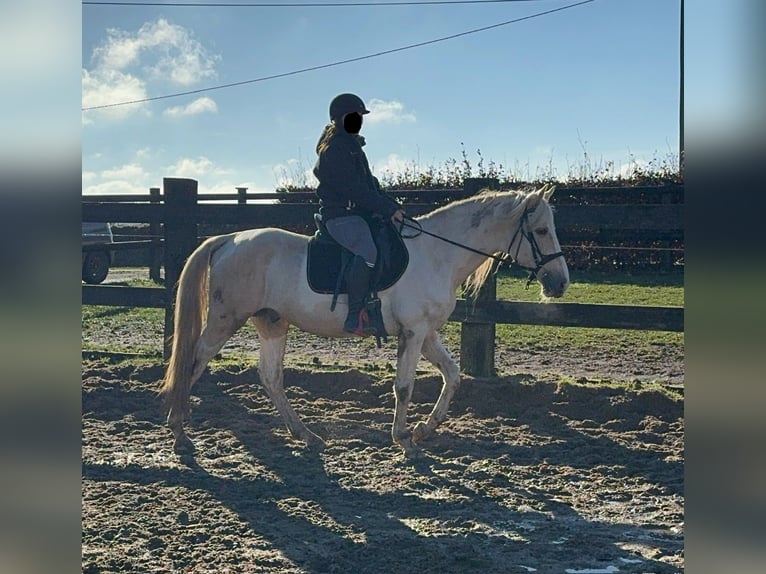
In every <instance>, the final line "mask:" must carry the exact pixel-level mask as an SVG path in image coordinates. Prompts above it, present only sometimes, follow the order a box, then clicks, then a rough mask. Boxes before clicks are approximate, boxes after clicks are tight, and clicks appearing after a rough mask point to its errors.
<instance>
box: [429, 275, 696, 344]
mask: <svg viewBox="0 0 766 574" xmlns="http://www.w3.org/2000/svg"><path fill="white" fill-rule="evenodd" d="M570 279H571V286H570V287H569V289H568V290H567V293H566V294H565V295H564V297H563V299H562V302H564V303H596V304H609V305H649V306H659V307H674V306H679V307H682V306H683V305H684V286H683V275H680V274H670V275H627V274H624V275H615V274H612V273H599V272H573V273H572V274H571V276H570ZM497 298H498V299H502V300H507V301H539V300H540V290H539V287H537V286H536V285H531V286H530V287H529V288H528V289H527V288H526V278H525V277H522V276H521V275H519V274H518V273H515V272H511V273H508V272H506V273H504V274H501V275H499V276H498V281H497ZM442 336H443V337H444V339H445V342H446V343H447V344H448V345H451V346H455V345H457V346H459V344H460V325H459V324H458V323H449V324H447V325H445V326H444V327H443V330H442ZM495 339H496V341H497V343H498V344H505V345H511V346H513V347H514V349H517V350H522V351H541V352H542V351H545V352H551V351H555V349H556V348H563V347H566V348H568V349H572V348H575V349H577V348H579V349H583V351H586V350H590V349H597V348H609V349H612V350H625V351H626V352H630V353H632V354H633V355H637V356H642V355H652V354H654V353H656V352H657V350H658V348H659V347H661V346H663V345H670V346H680V347H683V344H684V334H683V333H674V332H666V331H636V330H626V329H619V330H618V329H595V328H580V327H541V326H537V325H502V324H501V325H497V326H496V330H495Z"/></svg>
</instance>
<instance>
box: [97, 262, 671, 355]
mask: <svg viewBox="0 0 766 574" xmlns="http://www.w3.org/2000/svg"><path fill="white" fill-rule="evenodd" d="M571 282H572V283H571V287H570V288H569V290H568V291H567V293H566V295H565V296H564V298H563V299H562V301H563V302H577V303H600V304H627V305H653V306H683V305H684V286H683V276H682V275H680V274H671V275H626V274H621V275H615V274H607V273H595V272H573V273H572V275H571ZM128 285H131V286H143V287H145V286H155V285H154V284H150V283H147V281H145V280H136V281H130V282H128ZM525 285H526V279H525V278H524V277H522V276H521V275H519V274H518V273H515V272H507V271H505V272H503V273H501V274H499V275H498V281H497V296H498V298H499V299H503V300H509V301H538V300H539V297H540V295H539V287H537V286H535V285H532V286H530V287H529V289H527V288H526V287H525ZM163 328H164V311H163V310H162V309H144V308H129V307H101V306H90V305H83V307H82V345H83V349H87V350H94V351H110V352H123V353H142V354H157V353H160V352H161V348H159V347H158V343H157V341H162V337H163ZM243 329H245V330H251V331H253V327H252V326H251V325H250V324H249V323H248V324H247V325H245V327H243ZM137 332H139V333H140V335H141V336H140V337H136V333H137ZM442 335H443V337H444V339H445V342H446V343H447V345H448V346H449V347H450V348H458V347H459V345H460V324H459V323H448V324H447V325H445V326H444V327H443V329H442ZM146 339H148V342H142V341H144V340H146ZM496 339H497V342H498V344H499V345H505V346H513V347H514V348H515V349H518V350H525V351H536V350H539V351H543V350H544V351H546V352H550V351H551V350H555V349H556V348H562V347H566V348H568V349H572V348H575V349H576V348H581V349H583V350H584V351H585V350H588V349H598V348H605V347H606V348H609V349H612V350H614V349H617V350H621V349H624V350H625V351H626V352H630V353H632V354H633V355H638V356H642V355H644V354H647V355H651V354H654V353H656V352H657V351H658V349H659V348H660V347H662V346H665V345H669V346H673V347H683V344H684V334H683V333H673V332H664V331H634V330H616V329H586V328H578V327H540V326H535V325H497V328H496ZM103 341H108V342H107V343H104V342H103ZM153 341H154V343H152V342H153Z"/></svg>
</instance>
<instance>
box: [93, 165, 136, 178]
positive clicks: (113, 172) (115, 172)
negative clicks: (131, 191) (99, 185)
mask: <svg viewBox="0 0 766 574" xmlns="http://www.w3.org/2000/svg"><path fill="white" fill-rule="evenodd" d="M144 177H146V172H145V171H144V168H143V167H142V166H140V165H139V164H137V163H129V164H126V165H123V166H120V167H117V168H114V169H105V170H104V171H102V172H101V178H102V179H111V180H115V179H130V180H138V179H143V178H144Z"/></svg>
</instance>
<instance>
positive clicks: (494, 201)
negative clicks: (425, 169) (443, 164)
mask: <svg viewBox="0 0 766 574" xmlns="http://www.w3.org/2000/svg"><path fill="white" fill-rule="evenodd" d="M526 195H527V192H524V191H491V190H488V189H484V190H482V191H480V192H479V193H477V194H476V195H474V196H471V197H469V198H466V199H461V200H459V201H456V202H453V203H451V204H449V205H446V206H444V207H440V208H439V209H436V210H434V211H432V212H431V213H430V214H428V215H427V216H426V217H425V218H423V219H427V218H430V217H431V216H434V215H437V214H439V213H440V212H442V211H444V210H448V209H450V207H456V206H460V205H467V204H479V205H481V206H482V207H484V208H485V210H481V209H480V210H477V211H475V212H473V213H471V214H470V215H471V218H472V220H474V221H472V223H471V225H472V226H477V225H478V224H479V223H480V221H481V218H482V213H483V214H487V213H490V212H491V211H493V210H494V209H495V208H498V207H499V208H502V209H505V210H507V212H508V213H509V215H510V214H511V213H512V212H513V210H515V208H516V207H518V205H519V204H520V203H521V202H522V201H523V200H524V198H525V197H526ZM509 201H510V203H509ZM516 219H518V215H516V216H515V217H513V218H512V219H511V220H509V223H515V222H516ZM493 255H499V252H498V253H494V254H493ZM495 263H496V261H495V259H493V258H491V257H488V258H487V259H486V260H485V261H484V262H483V263H482V264H481V265H479V267H477V268H476V270H474V272H473V273H471V274H470V275H469V276H468V277H467V278H466V280H465V281H464V282H463V293H464V294H465V295H466V296H467V297H475V296H476V295H477V294H478V292H479V290H480V289H481V288H482V286H483V285H484V283H486V282H487V279H488V278H489V276H490V274H491V273H492V269H493V268H494V266H495Z"/></svg>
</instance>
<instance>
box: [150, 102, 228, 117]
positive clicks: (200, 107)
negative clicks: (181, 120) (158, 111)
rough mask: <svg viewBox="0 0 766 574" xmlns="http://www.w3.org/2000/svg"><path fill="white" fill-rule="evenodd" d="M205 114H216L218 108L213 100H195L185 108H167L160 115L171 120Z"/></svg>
mask: <svg viewBox="0 0 766 574" xmlns="http://www.w3.org/2000/svg"><path fill="white" fill-rule="evenodd" d="M205 112H210V113H216V112H218V106H217V105H216V103H215V100H213V99H212V98H208V97H202V98H197V99H196V100H194V101H193V102H191V103H190V104H187V105H185V106H173V107H172V108H167V109H166V110H165V111H164V112H162V113H163V114H164V115H166V116H170V117H172V118H178V117H183V116H194V115H196V114H204V113H205Z"/></svg>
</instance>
